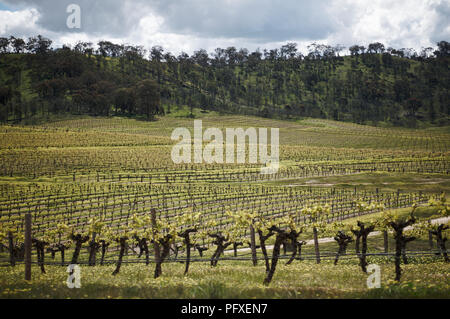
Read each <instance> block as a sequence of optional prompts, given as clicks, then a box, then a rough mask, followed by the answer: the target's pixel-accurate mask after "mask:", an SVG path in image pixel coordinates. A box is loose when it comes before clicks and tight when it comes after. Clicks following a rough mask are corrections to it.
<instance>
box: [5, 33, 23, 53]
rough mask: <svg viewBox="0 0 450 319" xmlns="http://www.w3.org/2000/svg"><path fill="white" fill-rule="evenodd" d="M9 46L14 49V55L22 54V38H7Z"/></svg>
mask: <svg viewBox="0 0 450 319" xmlns="http://www.w3.org/2000/svg"><path fill="white" fill-rule="evenodd" d="M9 42H10V43H11V46H12V47H13V48H14V52H15V53H22V52H23V51H24V50H25V46H26V44H25V41H24V40H23V39H22V38H15V37H13V36H11V37H10V38H9Z"/></svg>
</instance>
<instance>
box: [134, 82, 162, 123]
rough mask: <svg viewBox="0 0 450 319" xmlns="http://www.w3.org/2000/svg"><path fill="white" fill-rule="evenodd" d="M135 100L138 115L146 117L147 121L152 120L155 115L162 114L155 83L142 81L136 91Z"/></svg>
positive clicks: (157, 87)
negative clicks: (138, 111)
mask: <svg viewBox="0 0 450 319" xmlns="http://www.w3.org/2000/svg"><path fill="white" fill-rule="evenodd" d="M137 99H138V101H139V110H140V113H141V114H144V115H146V117H147V120H150V119H152V118H153V117H154V116H155V115H158V114H160V115H162V114H164V110H163V108H162V107H161V105H160V94H159V86H158V85H157V84H156V82H155V81H153V80H143V81H142V82H141V83H140V84H139V86H138V89H137Z"/></svg>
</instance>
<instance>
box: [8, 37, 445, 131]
mask: <svg viewBox="0 0 450 319" xmlns="http://www.w3.org/2000/svg"><path fill="white" fill-rule="evenodd" d="M51 44H52V41H51V40H50V39H47V38H44V37H42V36H37V37H32V38H29V39H26V40H24V39H20V38H14V37H10V38H0V122H19V121H22V120H24V119H30V118H31V119H34V118H40V117H43V118H45V117H46V116H48V115H49V114H55V113H73V114H90V115H115V114H117V115H119V114H120V115H130V116H141V117H144V118H147V119H151V118H153V117H154V116H155V115H162V114H164V113H168V112H173V111H174V110H175V109H179V108H187V109H191V110H192V109H193V108H201V109H204V110H214V111H218V112H221V113H230V114H249V115H258V116H263V117H270V118H295V117H316V118H327V119H334V120H340V121H350V122H356V123H364V124H373V125H377V124H379V123H380V122H383V124H390V125H399V126H410V127H415V126H420V125H447V124H448V123H449V119H450V110H449V101H450V98H449V97H450V95H449V86H450V75H449V62H450V43H448V42H446V41H441V42H439V43H438V46H437V50H435V51H434V50H433V49H431V48H426V49H424V50H423V51H422V52H420V53H416V52H414V51H413V50H411V49H400V50H397V49H393V48H385V47H384V45H383V44H381V43H372V44H370V45H369V46H368V48H365V47H363V46H359V45H355V46H352V47H350V48H349V52H350V55H347V56H340V53H341V52H342V51H343V49H344V48H343V47H341V46H336V47H332V46H327V45H321V44H315V43H313V44H312V45H310V46H309V47H308V49H309V52H308V53H307V54H306V53H305V54H302V53H300V52H299V51H298V50H297V48H296V46H295V44H293V43H288V44H286V45H284V46H282V47H281V48H279V49H274V50H264V51H259V50H257V51H255V52H249V51H248V50H246V49H240V50H238V49H236V48H234V47H230V48H227V49H221V48H218V49H216V50H215V52H214V53H211V54H208V53H207V52H206V51H205V50H198V51H196V52H194V54H192V55H191V56H189V55H188V54H186V53H181V54H180V55H179V56H177V57H175V56H174V55H172V54H171V53H170V52H165V51H164V49H163V48H161V47H159V46H155V47H153V48H151V49H150V50H149V52H148V53H147V52H146V50H145V49H144V48H143V47H140V46H129V45H118V44H114V43H111V42H108V41H101V42H99V43H98V44H97V45H96V48H94V46H93V44H92V43H84V42H80V43H78V44H77V45H76V46H74V47H73V48H70V47H67V46H64V47H63V48H60V49H52V47H51Z"/></svg>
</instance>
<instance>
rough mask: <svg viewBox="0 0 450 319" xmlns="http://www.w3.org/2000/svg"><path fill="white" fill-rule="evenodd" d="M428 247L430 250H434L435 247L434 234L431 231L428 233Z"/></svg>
mask: <svg viewBox="0 0 450 319" xmlns="http://www.w3.org/2000/svg"><path fill="white" fill-rule="evenodd" d="M428 245H430V250H433V249H434V245H433V233H432V232H431V230H429V231H428Z"/></svg>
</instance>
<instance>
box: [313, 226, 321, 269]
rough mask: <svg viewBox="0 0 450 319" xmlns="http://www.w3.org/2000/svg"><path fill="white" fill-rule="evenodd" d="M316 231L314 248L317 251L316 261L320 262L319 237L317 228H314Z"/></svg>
mask: <svg viewBox="0 0 450 319" xmlns="http://www.w3.org/2000/svg"><path fill="white" fill-rule="evenodd" d="M313 232H314V249H315V251H316V261H317V263H318V264H320V251H319V239H318V238H317V228H316V227H314V228H313Z"/></svg>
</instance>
